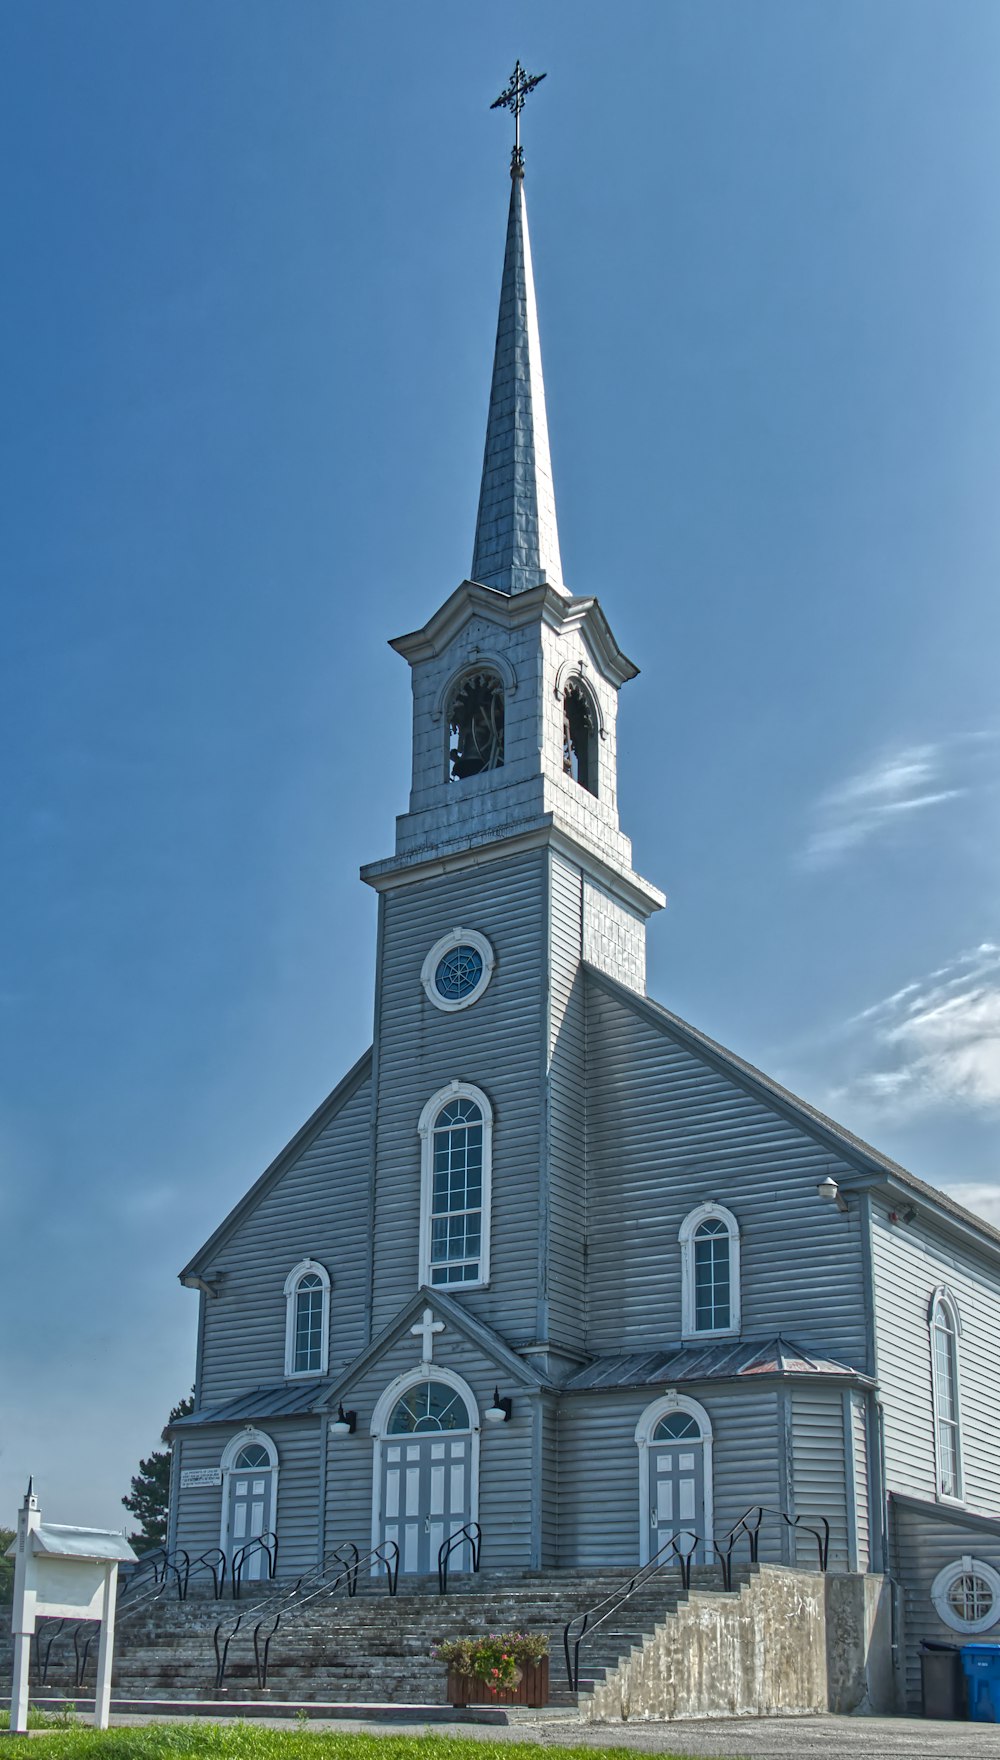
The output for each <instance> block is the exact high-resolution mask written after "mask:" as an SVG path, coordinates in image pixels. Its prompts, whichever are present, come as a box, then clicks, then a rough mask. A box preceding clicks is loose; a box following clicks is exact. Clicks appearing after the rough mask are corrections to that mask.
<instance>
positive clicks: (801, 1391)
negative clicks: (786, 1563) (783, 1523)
mask: <svg viewBox="0 0 1000 1760" xmlns="http://www.w3.org/2000/svg"><path fill="white" fill-rule="evenodd" d="M791 1397H792V1485H793V1506H794V1514H795V1516H796V1517H797V1518H798V1519H799V1520H800V1521H801V1522H802V1524H803V1526H802V1527H801V1528H797V1529H796V1531H795V1562H796V1563H797V1564H800V1565H804V1566H806V1567H808V1568H810V1569H812V1570H815V1568H816V1564H817V1543H816V1541H815V1539H814V1538H813V1535H812V1534H810V1533H809V1532H808V1531H807V1529H808V1527H809V1526H810V1524H814V1525H815V1527H816V1529H817V1530H818V1531H819V1532H822V1527H821V1524H820V1522H819V1521H817V1520H816V1518H818V1517H825V1519H826V1520H827V1521H828V1522H829V1524H830V1554H829V1565H830V1569H831V1570H846V1569H847V1568H848V1563H849V1561H848V1551H847V1500H846V1488H847V1461H846V1451H845V1447H844V1401H843V1395H842V1393H841V1390H840V1388H838V1387H808V1386H802V1385H796V1386H794V1387H793V1388H792V1396H791Z"/></svg>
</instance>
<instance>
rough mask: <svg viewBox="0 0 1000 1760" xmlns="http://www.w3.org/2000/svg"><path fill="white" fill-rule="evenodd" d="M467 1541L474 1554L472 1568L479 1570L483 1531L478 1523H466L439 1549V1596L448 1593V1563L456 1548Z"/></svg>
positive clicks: (444, 1541)
mask: <svg viewBox="0 0 1000 1760" xmlns="http://www.w3.org/2000/svg"><path fill="white" fill-rule="evenodd" d="M466 1541H468V1543H469V1548H470V1550H471V1552H472V1568H473V1570H474V1571H478V1569H479V1554H480V1551H481V1549H482V1544H483V1530H482V1528H481V1527H480V1526H479V1523H478V1522H466V1523H465V1526H464V1527H462V1528H456V1529H455V1532H454V1534H449V1535H448V1538H447V1540H442V1542H441V1544H440V1546H439V1547H438V1594H439V1595H447V1593H448V1562H449V1560H450V1558H451V1555H452V1553H453V1552H454V1551H455V1549H456V1547H458V1546H463V1545H464V1544H465V1543H466Z"/></svg>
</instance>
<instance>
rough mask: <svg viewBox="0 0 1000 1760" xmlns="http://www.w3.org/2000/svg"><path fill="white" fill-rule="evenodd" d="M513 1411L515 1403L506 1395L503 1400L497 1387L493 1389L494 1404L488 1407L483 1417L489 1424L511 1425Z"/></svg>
mask: <svg viewBox="0 0 1000 1760" xmlns="http://www.w3.org/2000/svg"><path fill="white" fill-rule="evenodd" d="M513 1409H514V1401H513V1400H512V1399H510V1398H509V1397H508V1396H507V1395H506V1394H505V1395H504V1398H503V1399H501V1398H500V1389H499V1387H495V1388H494V1389H493V1404H492V1405H491V1406H487V1408H486V1410H485V1412H484V1413H483V1417H484V1418H485V1419H486V1422H487V1424H509V1423H510V1415H511V1412H512V1411H513Z"/></svg>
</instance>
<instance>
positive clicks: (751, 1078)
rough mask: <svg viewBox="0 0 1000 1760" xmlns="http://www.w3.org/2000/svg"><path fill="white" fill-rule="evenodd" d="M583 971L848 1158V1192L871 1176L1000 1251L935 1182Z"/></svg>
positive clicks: (610, 981)
mask: <svg viewBox="0 0 1000 1760" xmlns="http://www.w3.org/2000/svg"><path fill="white" fill-rule="evenodd" d="M586 972H587V978H588V981H589V982H590V983H592V984H595V985H596V986H597V988H598V989H601V990H606V991H607V993H608V995H609V996H613V997H615V999H616V1000H617V1001H619V1002H622V1003H625V1004H626V1005H627V1006H628V1007H629V1008H631V1009H632V1010H633V1012H634V1013H636V1014H638V1015H641V1016H642V1018H643V1019H644V1020H647V1021H648V1022H649V1024H650V1025H651V1026H653V1027H656V1028H658V1029H659V1030H660V1031H661V1032H666V1033H668V1034H669V1035H670V1037H671V1038H673V1039H674V1040H675V1041H676V1042H677V1043H678V1044H679V1045H681V1046H683V1048H684V1049H685V1050H687V1051H690V1052H691V1053H692V1054H693V1055H694V1056H695V1057H700V1058H702V1059H703V1061H704V1062H706V1063H708V1064H711V1065H712V1066H713V1067H714V1068H715V1069H717V1070H718V1071H719V1072H720V1073H721V1074H722V1075H725V1076H728V1077H729V1078H730V1079H731V1080H733V1081H735V1082H737V1083H738V1084H739V1085H740V1087H742V1088H744V1089H745V1090H746V1091H747V1092H748V1093H751V1094H753V1095H754V1096H755V1097H756V1098H757V1099H759V1100H762V1101H763V1102H764V1104H765V1105H767V1106H770V1107H771V1108H772V1109H773V1110H774V1111H776V1112H779V1113H781V1114H782V1115H783V1116H784V1117H785V1118H787V1119H790V1120H791V1122H792V1123H793V1124H797V1125H800V1126H801V1127H802V1128H803V1129H804V1130H806V1131H807V1132H808V1133H809V1135H810V1136H812V1137H814V1138H815V1139H817V1140H818V1141H819V1142H822V1143H825V1144H826V1145H827V1146H828V1147H830V1148H831V1149H833V1150H834V1151H835V1152H836V1153H837V1154H838V1155H842V1156H843V1157H844V1159H845V1160H847V1161H850V1162H852V1163H853V1164H854V1166H855V1167H856V1168H857V1169H858V1172H859V1174H860V1175H861V1178H860V1179H859V1180H857V1181H854V1180H852V1181H851V1182H850V1185H849V1186H848V1188H847V1189H848V1190H850V1189H851V1187H853V1186H854V1185H855V1184H857V1185H864V1184H865V1183H870V1182H871V1179H872V1176H874V1178H875V1179H877V1180H878V1182H879V1183H880V1184H882V1185H887V1186H889V1187H893V1186H897V1187H898V1188H899V1189H900V1191H901V1192H902V1193H903V1194H911V1195H912V1196H914V1197H919V1198H920V1199H922V1200H923V1202H924V1203H925V1204H926V1205H927V1206H928V1207H929V1208H930V1209H932V1210H934V1211H935V1212H936V1214H937V1217H938V1220H939V1221H942V1222H945V1223H947V1224H948V1225H950V1227H951V1228H952V1229H954V1230H956V1231H957V1232H958V1233H960V1234H962V1235H965V1236H966V1237H968V1236H970V1235H971V1236H973V1237H974V1238H975V1240H976V1243H977V1244H978V1245H980V1246H981V1247H985V1248H987V1249H988V1250H990V1251H991V1252H992V1253H996V1252H997V1250H998V1249H1000V1229H997V1228H994V1227H993V1226H992V1224H991V1223H989V1222H986V1221H984V1219H983V1218H982V1217H981V1216H976V1215H975V1214H974V1212H973V1211H971V1210H966V1209H965V1207H964V1205H962V1204H957V1203H956V1202H955V1200H954V1198H950V1197H949V1196H948V1194H947V1192H942V1191H939V1190H938V1188H937V1187H936V1186H931V1185H928V1184H927V1183H926V1181H925V1180H922V1179H918V1178H917V1176H916V1174H915V1173H910V1172H909V1171H908V1170H907V1168H905V1167H901V1166H900V1164H899V1162H898V1161H893V1160H891V1159H890V1157H889V1156H888V1155H883V1154H881V1152H880V1151H879V1150H878V1149H873V1148H872V1145H871V1144H870V1143H866V1142H865V1140H864V1138H863V1137H857V1136H855V1135H854V1132H853V1131H849V1130H847V1129H846V1127H845V1126H844V1125H841V1124H837V1123H836V1121H835V1120H834V1119H832V1118H828V1117H827V1115H826V1113H824V1112H820V1111H819V1110H818V1109H817V1108H816V1107H815V1106H810V1104H809V1102H808V1100H801V1099H800V1098H799V1096H798V1095H797V1094H792V1093H791V1092H790V1091H789V1089H788V1088H783V1087H782V1086H781V1084H780V1082H776V1081H773V1080H772V1078H771V1077H770V1076H766V1075H764V1073H763V1071H762V1070H759V1069H756V1068H755V1067H754V1065H753V1064H752V1063H747V1062H746V1060H745V1059H744V1058H742V1057H738V1056H737V1055H736V1053H735V1051H727V1049H726V1047H725V1046H724V1045H719V1044H718V1043H717V1042H716V1041H715V1040H714V1039H710V1038H709V1037H708V1034H707V1033H702V1032H700V1031H699V1029H698V1028H697V1027H692V1026H691V1025H690V1023H689V1022H688V1021H684V1020H681V1018H680V1016H679V1015H676V1014H671V1012H670V1010H669V1009H668V1008H664V1007H663V1005H662V1004H661V1003H659V1002H653V1001H652V1000H651V999H650V998H649V997H648V996H637V995H636V993H635V991H634V990H629V989H627V988H626V987H625V985H624V984H619V983H618V982H617V981H616V980H615V979H614V978H609V977H608V976H607V975H606V974H605V973H604V972H601V971H598V969H597V967H596V966H592V965H586Z"/></svg>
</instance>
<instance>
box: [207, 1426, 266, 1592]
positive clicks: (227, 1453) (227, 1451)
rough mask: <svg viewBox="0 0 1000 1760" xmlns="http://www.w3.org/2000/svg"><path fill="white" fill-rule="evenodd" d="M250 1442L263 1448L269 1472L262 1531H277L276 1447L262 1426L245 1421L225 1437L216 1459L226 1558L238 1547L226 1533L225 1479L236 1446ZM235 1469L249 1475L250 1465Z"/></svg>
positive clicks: (231, 1471)
mask: <svg viewBox="0 0 1000 1760" xmlns="http://www.w3.org/2000/svg"><path fill="white" fill-rule="evenodd" d="M254 1442H257V1443H259V1444H260V1446H261V1448H266V1449H267V1456H268V1465H267V1467H265V1468H264V1469H263V1470H264V1472H269V1473H270V1475H271V1508H270V1511H269V1513H268V1518H267V1525H266V1527H265V1529H264V1532H265V1534H276V1533H277V1531H278V1529H277V1520H278V1450H277V1447H276V1446H275V1444H274V1442H273V1441H272V1439H271V1437H270V1436H268V1434H267V1432H266V1430H258V1429H257V1428H256V1427H255V1426H254V1425H253V1424H247V1425H245V1426H244V1428H243V1429H242V1430H237V1432H236V1435H235V1436H231V1437H230V1438H229V1441H228V1442H227V1443H226V1446H225V1448H224V1449H223V1451H222V1459H221V1460H220V1462H219V1465H220V1467H221V1468H222V1522H221V1526H220V1529H219V1549H220V1551H221V1552H224V1553H225V1555H226V1558H227V1559H230V1560H231V1559H232V1556H233V1553H234V1552H238V1551H239V1547H237V1546H233V1545H231V1543H230V1537H229V1481H230V1478H231V1477H232V1475H233V1474H234V1473H235V1472H236V1471H237V1468H236V1464H235V1463H236V1457H237V1455H238V1454H239V1453H240V1450H241V1449H244V1448H249V1447H250V1445H251V1443H254ZM258 1470H260V1469H258ZM239 1471H240V1473H242V1474H243V1476H244V1477H249V1475H250V1473H251V1471H252V1469H251V1468H250V1467H241V1468H240V1469H239ZM243 1544H244V1542H243V1541H242V1540H241V1541H240V1546H242V1545H243Z"/></svg>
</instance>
